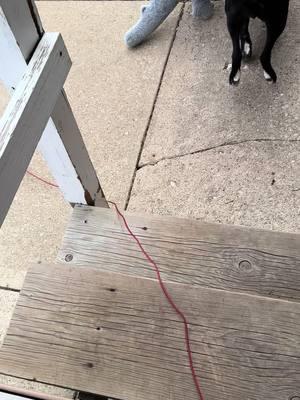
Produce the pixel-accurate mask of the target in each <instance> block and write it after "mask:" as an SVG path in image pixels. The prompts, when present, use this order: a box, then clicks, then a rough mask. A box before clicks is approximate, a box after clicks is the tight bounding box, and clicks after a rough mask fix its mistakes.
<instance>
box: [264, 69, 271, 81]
mask: <svg viewBox="0 0 300 400" xmlns="http://www.w3.org/2000/svg"><path fill="white" fill-rule="evenodd" d="M264 77H265V79H266V80H267V81H271V80H272V78H271V77H270V75H269V74H268V73H267V72H266V71H264Z"/></svg>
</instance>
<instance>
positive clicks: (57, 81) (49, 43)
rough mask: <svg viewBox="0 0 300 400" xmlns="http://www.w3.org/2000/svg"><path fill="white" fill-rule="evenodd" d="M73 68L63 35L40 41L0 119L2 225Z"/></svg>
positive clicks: (55, 34)
mask: <svg viewBox="0 0 300 400" xmlns="http://www.w3.org/2000/svg"><path fill="white" fill-rule="evenodd" d="M70 68H71V60H70V58H69V55H68V52H67V50H66V48H65V46H64V42H63V40H62V38H61V36H60V35H59V34H57V33H47V34H45V35H44V36H43V39H42V40H41V42H40V43H39V45H38V47H37V49H36V51H35V53H34V55H33V57H32V59H31V61H30V63H29V65H28V68H27V69H26V72H25V73H24V75H23V78H22V79H21V81H20V82H19V84H18V86H17V88H16V91H15V93H14V94H13V96H12V98H11V100H10V102H9V104H8V106H7V108H6V110H5V112H4V114H3V116H2V118H1V121H0V187H1V191H0V226H1V224H2V222H3V220H4V218H5V216H6V213H7V211H8V209H9V207H10V204H11V202H12V200H13V198H14V196H15V194H16V191H17V189H18V187H19V185H20V183H21V180H22V178H23V176H24V174H25V172H26V170H27V167H28V165H29V162H30V160H31V158H32V155H33V153H34V151H35V148H36V146H37V144H38V142H39V139H40V137H41V135H42V132H43V130H44V128H45V126H46V124H47V121H48V120H49V117H50V115H51V112H52V110H53V108H54V106H55V103H56V101H57V97H58V94H59V93H60V90H61V88H62V87H63V84H64V82H65V79H66V77H67V75H68V72H69V70H70Z"/></svg>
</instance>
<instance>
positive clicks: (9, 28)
mask: <svg viewBox="0 0 300 400" xmlns="http://www.w3.org/2000/svg"><path fill="white" fill-rule="evenodd" d="M0 5H1V7H2V11H1V9H0V51H1V54H2V55H3V59H2V60H1V64H0V79H1V80H2V81H3V82H4V84H5V85H6V87H7V88H8V90H9V91H13V90H14V88H15V87H16V85H17V83H18V81H19V79H20V77H21V76H22V74H23V72H24V71H25V69H26V61H25V60H27V61H29V60H30V57H31V55H32V52H33V51H34V49H35V48H36V46H37V45H38V43H39V41H40V40H41V37H42V35H43V33H44V32H43V28H42V25H41V22H40V18H39V15H38V12H37V9H36V7H35V4H34V1H33V0H22V1H20V0H1V1H0ZM38 149H39V151H40V152H41V153H42V155H43V158H44V159H45V160H46V163H47V165H48V167H49V169H50V171H51V174H52V175H53V177H54V179H55V181H56V183H57V184H58V185H59V187H60V190H61V191H62V193H63V195H64V198H65V199H66V200H67V201H69V202H70V203H82V204H90V205H94V203H95V201H96V200H97V205H99V206H103V207H107V203H106V201H105V198H104V195H103V192H102V190H101V188H100V184H99V180H98V178H97V175H96V172H95V169H94V167H93V165H92V163H91V160H90V157H89V155H88V152H87V149H86V147H85V145H84V142H83V139H82V136H81V133H80V131H79V128H78V126H77V123H76V121H75V118H74V115H73V113H72V110H71V108H70V106H69V103H68V100H67V96H66V94H65V92H64V90H63V89H62V91H61V93H60V95H59V97H58V103H57V106H56V107H55V109H54V111H53V118H52V119H50V120H49V122H48V124H47V126H46V129H45V131H44V134H43V136H42V137H41V140H40V143H39V146H38Z"/></svg>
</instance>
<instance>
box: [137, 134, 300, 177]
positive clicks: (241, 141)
mask: <svg viewBox="0 0 300 400" xmlns="http://www.w3.org/2000/svg"><path fill="white" fill-rule="evenodd" d="M262 142H266V143H268V142H279V143H296V142H299V143H300V139H246V140H240V141H236V140H233V141H229V142H225V143H221V144H218V145H216V146H211V147H207V148H205V149H199V150H194V151H190V152H187V153H181V154H175V155H173V156H166V157H161V158H160V159H158V160H155V161H153V162H151V161H150V162H148V163H145V164H141V165H139V166H138V168H137V170H138V171H139V170H141V169H142V168H145V167H153V166H155V165H157V164H159V163H161V162H162V161H167V160H176V159H178V158H183V157H187V156H193V155H195V154H200V153H205V152H207V151H211V150H216V149H219V148H221V147H227V146H238V145H241V144H245V143H262Z"/></svg>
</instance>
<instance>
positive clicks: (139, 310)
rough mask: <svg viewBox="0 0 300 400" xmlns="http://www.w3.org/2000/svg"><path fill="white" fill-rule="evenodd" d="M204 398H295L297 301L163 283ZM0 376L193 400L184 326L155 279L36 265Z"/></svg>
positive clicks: (131, 397)
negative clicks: (186, 324) (177, 307)
mask: <svg viewBox="0 0 300 400" xmlns="http://www.w3.org/2000/svg"><path fill="white" fill-rule="evenodd" d="M168 288H169V291H170V292H171V294H172V296H173V298H174V299H175V301H176V302H177V304H178V305H180V308H181V309H182V310H183V311H184V313H185V314H186V316H187V318H188V320H189V322H190V333H191V345H192V351H193V354H194V360H195V366H196V370H197V373H198V375H199V377H200V379H201V382H202V386H203V390H204V393H205V399H206V400H220V398H222V399H230V400H241V399H247V400H263V399H267V398H268V399H272V400H283V399H289V398H290V397H291V396H293V395H294V396H295V395H300V392H299V390H300V387H299V382H300V304H299V303H293V302H289V301H283V300H274V299H268V298H263V297H258V296H250V295H245V294H239V293H230V292H226V291H221V290H215V289H207V288H199V287H190V286H188V285H180V284H173V283H168ZM0 372H3V373H8V374H14V375H17V376H20V377H23V378H27V379H36V380H38V381H42V382H48V383H51V384H56V385H62V386H68V387H71V388H74V389H79V390H85V391H89V392H93V393H98V394H102V395H107V396H111V397H116V398H120V399H123V400H141V399H143V400H157V399H172V400H182V399H186V400H195V399H196V398H197V396H196V393H195V390H194V386H193V382H192V378H191V375H190V371H189V368H188V360H187V355H186V352H185V344H184V339H183V326H182V323H181V322H180V321H179V320H178V318H177V316H176V315H174V312H173V310H172V309H171V308H170V306H169V304H168V303H167V302H166V300H165V298H164V297H163V295H162V293H161V290H160V288H159V286H158V284H157V282H156V281H153V280H150V279H142V278H136V277H128V276H125V275H120V274H111V273H104V272H101V271H99V270H97V269H91V268H88V267H85V268H84V267H79V266H78V267H75V266H66V265H56V266H49V265H46V266H41V265H39V266H35V267H33V268H32V269H31V270H30V272H29V273H28V275H27V277H26V281H25V285H24V288H23V290H22V292H21V296H20V299H19V302H18V305H17V308H16V311H15V314H14V317H13V320H12V322H11V325H10V328H9V330H8V334H7V336H6V339H5V342H4V345H3V347H2V350H1V351H0Z"/></svg>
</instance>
